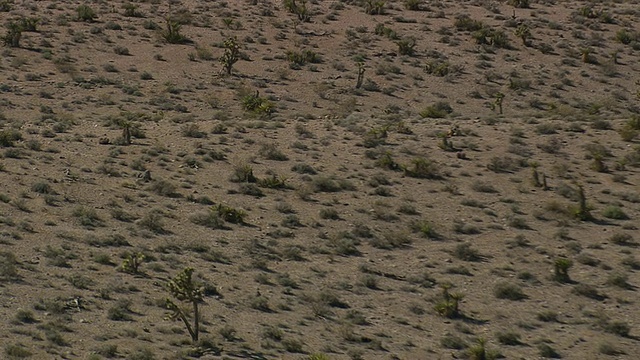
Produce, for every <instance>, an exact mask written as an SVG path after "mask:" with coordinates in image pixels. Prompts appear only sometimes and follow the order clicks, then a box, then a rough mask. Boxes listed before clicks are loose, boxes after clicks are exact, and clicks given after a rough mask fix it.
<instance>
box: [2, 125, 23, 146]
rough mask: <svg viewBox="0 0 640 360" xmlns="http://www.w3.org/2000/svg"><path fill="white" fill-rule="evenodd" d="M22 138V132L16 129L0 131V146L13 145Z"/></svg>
mask: <svg viewBox="0 0 640 360" xmlns="http://www.w3.org/2000/svg"><path fill="white" fill-rule="evenodd" d="M19 140H22V134H21V133H20V132H19V131H18V130H15V129H8V130H2V131H0V146H2V147H12V146H14V144H15V142H16V141H19Z"/></svg>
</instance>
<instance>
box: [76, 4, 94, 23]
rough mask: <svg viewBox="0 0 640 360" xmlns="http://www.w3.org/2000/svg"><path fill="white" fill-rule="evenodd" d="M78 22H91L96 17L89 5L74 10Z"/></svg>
mask: <svg viewBox="0 0 640 360" xmlns="http://www.w3.org/2000/svg"><path fill="white" fill-rule="evenodd" d="M76 14H77V19H78V21H84V22H93V20H95V19H96V18H97V17H98V15H97V14H96V12H95V11H94V10H93V9H92V8H91V7H90V6H89V5H84V4H83V5H80V6H78V7H77V8H76Z"/></svg>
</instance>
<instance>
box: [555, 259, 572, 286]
mask: <svg viewBox="0 0 640 360" xmlns="http://www.w3.org/2000/svg"><path fill="white" fill-rule="evenodd" d="M571 266H573V262H572V261H571V260H569V259H567V258H557V259H556V261H555V262H554V263H553V279H554V280H555V281H558V282H569V281H571V278H570V277H569V268H571Z"/></svg>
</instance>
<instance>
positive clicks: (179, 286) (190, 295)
mask: <svg viewBox="0 0 640 360" xmlns="http://www.w3.org/2000/svg"><path fill="white" fill-rule="evenodd" d="M192 275H193V268H190V267H188V268H185V269H184V270H182V272H180V273H179V274H178V275H176V277H175V278H173V279H172V280H170V281H169V282H168V283H167V290H168V291H169V293H170V294H171V296H172V297H174V298H175V299H176V300H178V301H183V302H188V303H189V304H191V307H192V311H193V325H192V324H191V322H190V321H189V316H188V313H187V311H186V310H185V309H183V308H182V307H180V306H179V305H178V304H176V303H175V302H174V301H173V300H171V299H169V298H167V299H166V300H165V304H166V306H167V309H168V310H169V311H171V314H169V319H172V320H175V319H178V318H179V319H180V320H182V322H183V323H184V325H185V326H186V327H187V331H188V332H189V335H191V340H192V342H193V343H196V342H197V341H198V337H199V334H200V314H199V311H198V310H199V309H198V306H199V304H200V303H201V302H202V298H203V291H202V287H201V286H200V284H198V283H196V282H195V281H194V280H193V278H192Z"/></svg>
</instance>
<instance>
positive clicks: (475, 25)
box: [453, 14, 485, 31]
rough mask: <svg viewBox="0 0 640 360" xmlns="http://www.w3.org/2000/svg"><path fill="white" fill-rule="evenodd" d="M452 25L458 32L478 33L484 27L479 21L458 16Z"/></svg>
mask: <svg viewBox="0 0 640 360" xmlns="http://www.w3.org/2000/svg"><path fill="white" fill-rule="evenodd" d="M453 25H454V26H455V27H456V29H458V30H462V31H478V30H480V29H482V28H484V27H485V24H484V23H483V22H482V21H480V20H473V19H471V17H470V16H469V15H466V14H464V15H458V16H456V20H455V21H454V23H453Z"/></svg>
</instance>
